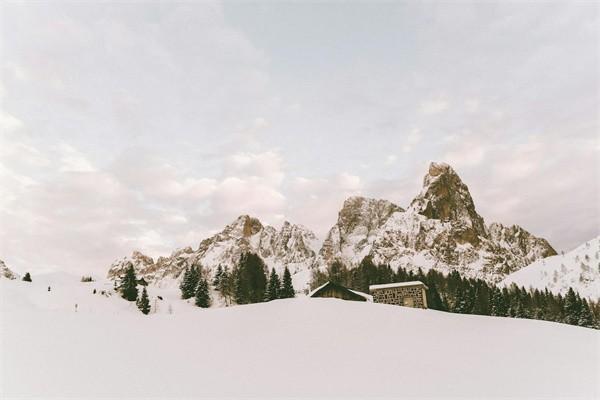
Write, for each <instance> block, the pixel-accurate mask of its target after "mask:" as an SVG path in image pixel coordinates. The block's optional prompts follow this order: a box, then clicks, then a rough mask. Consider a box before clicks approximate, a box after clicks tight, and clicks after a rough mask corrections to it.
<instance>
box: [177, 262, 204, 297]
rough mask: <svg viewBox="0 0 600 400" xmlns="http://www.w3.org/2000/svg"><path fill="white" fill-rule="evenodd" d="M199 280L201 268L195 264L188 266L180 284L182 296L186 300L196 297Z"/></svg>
mask: <svg viewBox="0 0 600 400" xmlns="http://www.w3.org/2000/svg"><path fill="white" fill-rule="evenodd" d="M199 281H200V271H199V269H198V268H197V267H196V266H195V265H192V267H191V268H186V269H185V272H184V273H183V279H182V280H181V284H180V285H179V289H181V298H182V299H184V300H185V299H189V298H191V297H194V295H195V293H196V288H197V287H198V282H199Z"/></svg>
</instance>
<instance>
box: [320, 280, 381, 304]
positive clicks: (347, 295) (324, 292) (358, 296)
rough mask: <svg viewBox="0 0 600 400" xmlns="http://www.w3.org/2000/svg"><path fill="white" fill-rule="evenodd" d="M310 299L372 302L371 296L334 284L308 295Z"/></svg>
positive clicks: (328, 283) (327, 284) (322, 286)
mask: <svg viewBox="0 0 600 400" xmlns="http://www.w3.org/2000/svg"><path fill="white" fill-rule="evenodd" d="M308 297H333V298H336V299H342V300H352V301H372V299H371V296H369V295H368V294H366V293H362V292H358V291H356V290H352V289H348V288H347V287H345V286H342V285H339V284H337V283H333V282H327V283H325V284H324V285H321V286H319V287H318V288H316V289H315V290H313V291H312V292H310V293H309V294H308Z"/></svg>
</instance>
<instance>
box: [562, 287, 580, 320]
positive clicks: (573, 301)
mask: <svg viewBox="0 0 600 400" xmlns="http://www.w3.org/2000/svg"><path fill="white" fill-rule="evenodd" d="M564 310H565V317H564V322H566V323H567V324H571V325H578V324H579V317H580V313H581V305H580V301H579V299H578V296H577V295H576V294H575V291H574V290H573V288H569V291H568V292H567V295H566V296H565V306H564Z"/></svg>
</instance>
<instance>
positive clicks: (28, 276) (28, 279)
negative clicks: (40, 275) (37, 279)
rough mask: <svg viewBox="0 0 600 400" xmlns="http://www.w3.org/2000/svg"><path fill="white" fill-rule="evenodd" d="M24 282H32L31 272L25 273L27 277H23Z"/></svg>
mask: <svg viewBox="0 0 600 400" xmlns="http://www.w3.org/2000/svg"><path fill="white" fill-rule="evenodd" d="M22 280H23V281H25V282H31V274H30V273H29V272H25V276H23V279H22Z"/></svg>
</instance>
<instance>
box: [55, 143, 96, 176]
mask: <svg viewBox="0 0 600 400" xmlns="http://www.w3.org/2000/svg"><path fill="white" fill-rule="evenodd" d="M56 150H57V151H58V153H59V154H60V163H61V165H60V167H59V169H58V170H59V171H60V172H93V171H96V168H94V166H93V165H92V163H91V162H90V161H89V160H88V159H87V158H86V157H85V156H84V155H83V154H82V153H81V152H80V151H78V150H76V149H75V148H73V147H72V146H70V145H68V144H66V143H61V144H60V145H58V146H56Z"/></svg>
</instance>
